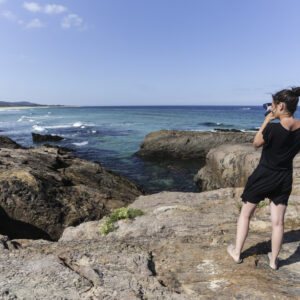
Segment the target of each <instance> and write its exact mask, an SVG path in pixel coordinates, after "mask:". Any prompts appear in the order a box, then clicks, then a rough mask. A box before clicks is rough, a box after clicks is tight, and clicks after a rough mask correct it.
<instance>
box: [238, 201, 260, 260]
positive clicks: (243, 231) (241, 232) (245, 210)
mask: <svg viewBox="0 0 300 300" xmlns="http://www.w3.org/2000/svg"><path fill="white" fill-rule="evenodd" d="M256 206H257V204H255V203H251V202H249V201H247V202H246V203H245V202H243V206H242V210H241V213H240V216H239V219H238V223H237V233H236V243H235V249H234V250H233V253H232V254H233V255H234V256H233V258H234V259H235V260H239V258H240V255H241V252H242V249H243V246H244V243H245V240H246V237H247V235H248V231H249V223H250V219H251V217H252V215H253V213H254V211H255V208H256Z"/></svg>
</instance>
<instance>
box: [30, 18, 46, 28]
mask: <svg viewBox="0 0 300 300" xmlns="http://www.w3.org/2000/svg"><path fill="white" fill-rule="evenodd" d="M42 27H45V25H44V24H43V23H42V22H41V21H40V20H39V19H33V20H31V21H30V22H29V23H28V24H27V25H26V28H28V29H31V28H42Z"/></svg>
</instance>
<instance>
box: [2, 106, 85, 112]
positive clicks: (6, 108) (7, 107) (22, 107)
mask: <svg viewBox="0 0 300 300" xmlns="http://www.w3.org/2000/svg"><path fill="white" fill-rule="evenodd" d="M57 107H82V106H81V105H45V106H3V107H1V106H0V111H5V110H11V109H28V108H57Z"/></svg>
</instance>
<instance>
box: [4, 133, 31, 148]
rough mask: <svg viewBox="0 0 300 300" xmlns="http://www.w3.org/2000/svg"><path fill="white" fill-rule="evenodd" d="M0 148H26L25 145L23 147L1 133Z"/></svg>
mask: <svg viewBox="0 0 300 300" xmlns="http://www.w3.org/2000/svg"><path fill="white" fill-rule="evenodd" d="M0 148H9V149H27V148H26V147H23V146H22V145H20V144H18V143H16V142H15V141H13V140H12V139H10V138H9V137H7V136H3V135H1V136H0Z"/></svg>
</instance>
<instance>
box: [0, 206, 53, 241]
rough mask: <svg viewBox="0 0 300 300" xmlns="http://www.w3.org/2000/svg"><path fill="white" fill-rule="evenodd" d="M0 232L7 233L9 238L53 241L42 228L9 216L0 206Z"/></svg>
mask: <svg viewBox="0 0 300 300" xmlns="http://www.w3.org/2000/svg"><path fill="white" fill-rule="evenodd" d="M0 220H1V221H0V234H3V235H7V236H8V237H9V239H34V240H35V239H44V240H49V241H54V240H53V239H51V237H50V235H49V234H47V232H45V231H43V230H42V229H40V228H38V227H36V226H33V225H31V224H28V223H26V222H23V221H19V220H15V219H12V218H10V217H9V216H8V215H7V213H6V212H5V211H4V209H3V208H2V207H1V206H0Z"/></svg>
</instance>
